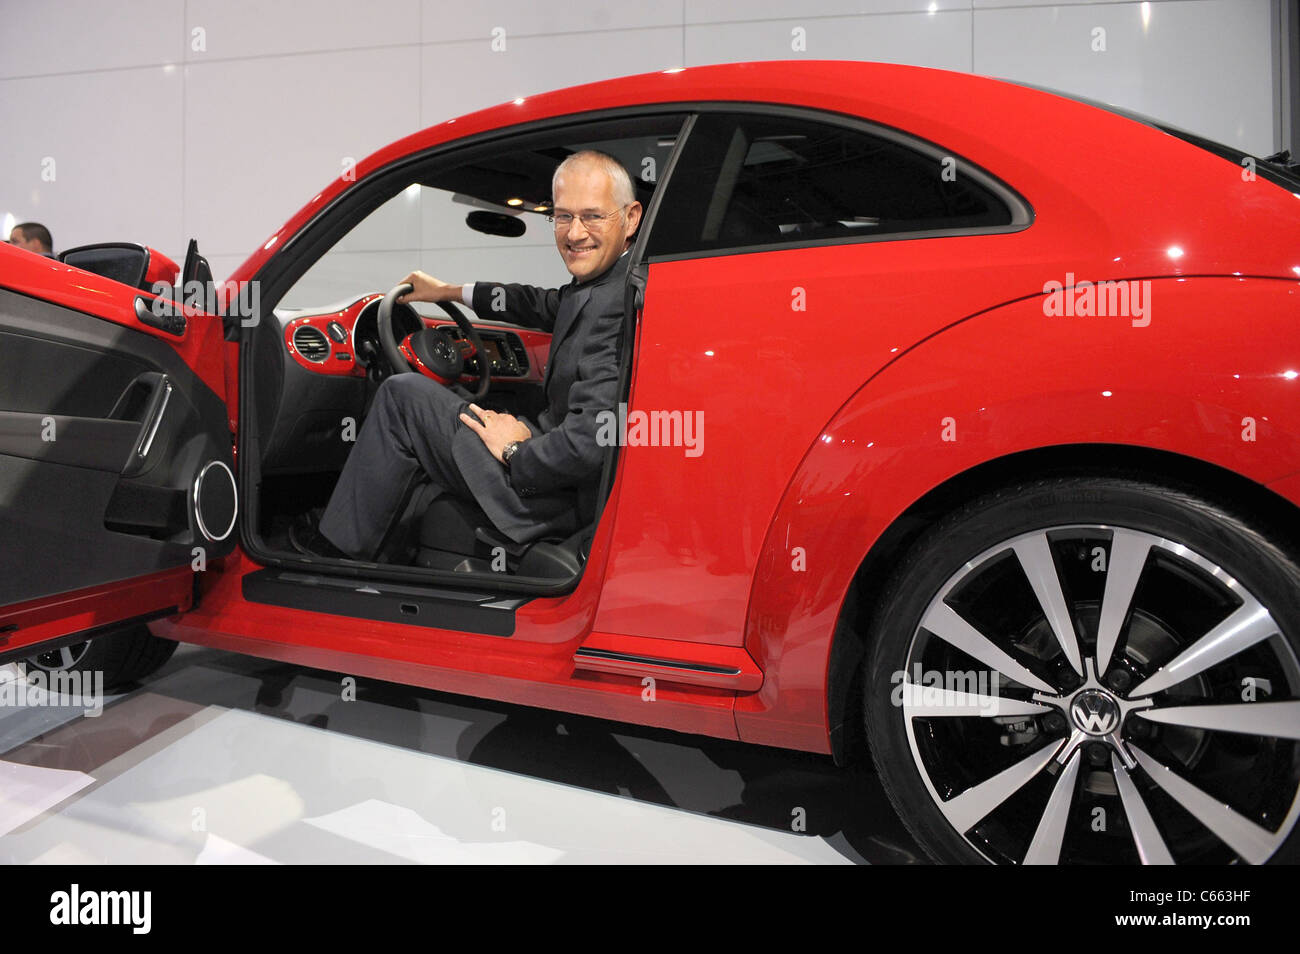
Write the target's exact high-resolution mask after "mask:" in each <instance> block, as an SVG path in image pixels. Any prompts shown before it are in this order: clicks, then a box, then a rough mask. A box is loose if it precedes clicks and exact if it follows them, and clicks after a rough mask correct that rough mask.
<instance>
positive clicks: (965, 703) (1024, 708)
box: [903, 682, 1052, 719]
mask: <svg viewBox="0 0 1300 954" xmlns="http://www.w3.org/2000/svg"><path fill="white" fill-rule="evenodd" d="M1050 711H1052V707H1051V706H1047V705H1043V704H1042V703H1041V702H1026V701H1022V700H1020V699H1008V698H1006V697H1005V696H990V695H985V694H984V693H981V692H966V691H964V690H961V689H943V688H940V687H938V686H918V685H917V684H916V683H914V682H905V683H903V712H904V714H905V715H906V716H907V717H908V718H926V719H928V718H934V717H936V716H939V717H942V716H982V717H984V718H992V717H994V716H1020V715H1035V714H1037V713H1039V712H1050Z"/></svg>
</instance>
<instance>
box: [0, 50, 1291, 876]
mask: <svg viewBox="0 0 1300 954" xmlns="http://www.w3.org/2000/svg"><path fill="white" fill-rule="evenodd" d="M760 100H761V101H760ZM1043 130H1051V131H1052V135H1051V136H1050V137H1044V135H1043ZM1098 144H1104V147H1105V148H1098ZM583 148H597V149H601V150H603V151H606V152H609V153H611V154H613V155H614V156H616V157H617V158H619V159H620V160H621V161H622V162H623V163H624V164H625V165H626V166H627V167H628V168H629V169H630V170H632V172H633V174H634V176H635V178H636V188H637V191H638V196H637V198H638V199H639V200H640V201H641V203H642V204H643V206H644V207H645V209H646V217H645V220H644V222H643V224H642V228H641V230H640V232H639V234H638V237H637V241H636V244H635V246H634V247H633V250H632V253H631V254H632V256H633V259H632V265H631V267H630V269H629V279H628V288H627V301H628V302H629V304H630V305H631V306H632V307H631V308H630V309H629V311H628V314H627V334H626V335H625V342H626V346H625V353H624V359H623V360H624V365H623V378H622V394H623V395H624V396H625V401H624V402H623V405H624V406H623V407H621V408H620V409H619V410H618V413H619V414H620V415H621V418H620V419H621V420H622V421H624V422H627V421H630V420H633V419H634V418H635V420H637V421H638V422H640V421H643V420H653V421H657V422H658V424H657V425H656V426H657V427H658V428H659V430H658V431H657V432H656V433H655V435H654V439H653V440H651V439H647V438H645V436H644V435H642V439H637V440H632V439H629V438H630V436H631V434H630V428H625V429H624V430H623V431H620V433H619V438H620V439H618V440H612V441H611V442H610V446H609V447H608V448H607V459H606V461H605V469H604V475H603V479H602V485H601V497H600V502H599V505H598V507H597V510H596V512H595V513H593V514H590V515H589V519H588V520H587V521H586V524H585V525H584V526H583V527H582V529H581V530H580V531H579V532H577V533H575V534H573V535H571V536H569V537H566V538H553V539H543V540H540V541H537V542H535V543H533V544H530V545H524V546H521V545H517V544H513V543H512V542H511V541H509V540H508V539H504V538H503V537H502V535H501V534H499V533H498V532H497V531H496V530H495V528H494V527H493V526H492V525H491V523H490V521H486V520H485V518H484V516H483V515H482V514H481V513H476V512H475V510H474V509H473V508H471V507H466V506H463V505H460V504H458V503H456V502H454V501H449V500H448V499H447V498H445V497H440V496H437V495H433V494H432V493H431V492H430V491H429V488H428V487H419V486H417V487H414V488H412V493H411V495H410V499H409V501H408V503H407V505H406V507H405V508H404V516H403V520H402V521H401V522H400V524H399V527H398V528H397V529H396V530H395V531H394V533H393V534H392V537H391V539H390V540H389V541H388V542H387V543H386V545H385V549H384V552H383V553H382V554H381V557H380V559H378V560H377V561H376V562H374V563H369V564H357V563H352V562H346V563H345V562H340V561H332V560H328V559H325V560H319V559H317V560H311V559H308V558H305V557H303V556H302V555H300V554H298V553H296V552H294V551H293V549H292V548H291V547H290V546H289V545H288V543H287V542H286V528H287V527H288V526H289V524H290V522H291V521H292V520H293V519H294V518H295V517H297V516H298V515H299V514H301V513H303V512H304V511H309V510H312V509H313V508H319V507H320V506H321V505H322V504H323V503H324V502H325V500H327V499H328V496H329V493H330V491H331V489H332V487H333V484H334V482H335V480H336V479H337V477H338V473H339V470H340V468H341V467H342V465H343V462H344V461H345V460H346V459H347V456H348V454H349V453H350V452H351V449H352V442H351V441H352V437H353V436H354V435H355V432H356V429H357V428H358V427H359V426H360V425H361V423H362V422H364V420H365V416H366V412H367V408H368V406H369V402H370V400H371V399H372V397H373V395H374V393H375V390H376V388H377V386H378V384H379V382H381V381H382V380H383V379H384V378H385V377H387V376H388V375H391V374H395V373H403V374H430V375H431V376H435V377H438V378H440V379H442V380H446V381H453V380H454V381H457V382H459V383H460V384H461V385H462V386H464V387H466V388H467V389H469V390H471V391H478V392H479V393H481V394H482V395H483V401H484V402H486V404H487V405H488V406H491V407H495V408H498V409H504V410H510V411H512V412H515V413H529V412H530V411H531V410H532V409H535V408H536V407H537V406H538V404H539V402H541V401H542V399H543V388H544V382H545V368H544V363H545V360H546V355H547V351H548V347H549V340H548V336H547V335H545V334H543V333H540V332H537V331H532V330H528V329H524V328H519V327H514V326H511V325H508V324H504V323H501V322H498V321H493V320H491V316H490V315H475V314H473V313H470V312H468V311H467V310H465V309H461V308H457V307H455V306H451V307H449V308H448V310H446V311H441V310H434V309H429V308H426V306H423V305H421V306H418V309H417V307H407V306H402V305H394V304H393V297H394V296H392V295H389V294H386V293H388V292H390V289H391V287H392V285H393V284H394V283H395V282H396V281H397V280H399V279H400V277H401V276H402V275H404V274H406V273H407V272H409V271H410V270H411V269H412V268H416V267H419V268H423V269H426V270H428V271H430V272H432V273H434V274H442V275H447V276H448V277H457V278H460V279H463V280H473V279H476V278H483V279H487V278H493V279H500V280H521V281H529V282H531V283H534V284H545V283H547V282H549V283H551V284H552V285H554V284H559V283H560V282H562V281H563V280H564V277H565V276H563V275H562V274H560V275H556V263H555V261H554V260H553V259H554V249H553V246H552V243H551V239H550V235H551V227H550V225H549V224H548V223H547V221H546V218H547V215H548V213H549V211H550V207H549V204H548V203H549V201H550V175H551V172H552V171H553V169H554V168H555V165H556V163H557V162H558V161H559V160H560V159H562V158H563V157H564V156H566V155H569V154H571V153H573V152H574V151H576V150H579V149H583ZM356 172H357V174H356V176H355V180H353V179H351V178H349V179H347V180H343V179H341V180H339V181H337V182H334V183H332V184H331V185H329V186H328V187H327V188H326V189H324V190H323V191H322V192H321V193H320V194H319V195H318V196H316V198H314V199H313V200H312V201H311V202H310V203H308V205H307V206H305V207H304V208H303V209H302V211H300V212H299V213H298V214H296V215H295V216H294V217H293V218H292V219H291V220H290V221H289V222H288V223H287V224H286V225H285V226H283V227H282V228H281V229H280V230H278V231H277V232H276V233H275V234H274V235H273V236H272V237H271V238H270V239H269V240H268V241H266V242H264V243H262V244H261V245H260V246H259V247H258V250H257V251H256V252H255V253H254V254H253V255H252V256H251V257H250V258H249V259H248V260H247V261H246V262H245V263H244V264H243V265H242V266H241V267H240V268H239V269H237V270H236V272H235V274H234V275H233V276H232V278H233V280H235V281H238V282H256V283H257V286H256V287H257V289H258V293H259V294H258V296H257V297H258V300H259V310H258V312H257V314H255V315H252V316H232V315H229V314H227V315H226V316H225V320H224V321H219V320H217V319H215V318H205V317H199V316H193V315H190V316H181V317H177V314H176V312H175V311H174V310H172V311H169V306H168V305H167V303H165V302H161V303H160V302H159V301H156V300H155V299H154V297H153V296H152V295H151V294H149V293H148V292H147V291H145V290H144V288H143V287H141V283H142V280H143V278H144V277H145V275H146V274H147V273H148V271H149V265H148V261H147V260H141V259H140V258H139V257H138V256H139V254H145V258H146V259H147V257H148V255H147V253H143V250H140V251H139V252H132V251H130V250H129V249H128V250H127V251H120V254H118V256H117V257H118V259H119V261H118V265H125V266H126V267H124V268H119V269H118V270H117V271H116V272H115V275H116V280H114V279H111V278H108V277H105V276H104V275H103V274H102V273H101V274H94V273H92V272H93V271H94V269H91V270H90V271H87V269H86V268H82V267H78V266H77V264H76V261H77V260H76V259H75V257H74V259H73V260H71V261H66V262H64V263H57V262H51V261H49V260H44V259H39V258H37V257H35V256H28V255H21V253H19V252H17V251H13V250H7V249H0V256H4V258H3V262H4V268H3V275H4V277H3V279H0V284H3V289H2V290H0V303H3V313H2V315H3V317H2V318H0V334H2V335H3V336H4V339H5V340H4V342H3V346H0V389H2V391H0V398H2V401H3V403H2V404H0V406H2V407H4V408H5V410H3V411H0V424H2V425H3V426H0V508H2V509H0V514H2V520H3V523H2V524H0V532H2V533H3V535H4V539H5V540H6V541H8V542H7V543H6V546H5V548H4V553H5V555H4V567H3V569H4V573H3V575H2V577H0V606H3V607H4V608H3V609H2V610H0V630H3V634H2V635H3V638H4V640H5V642H4V644H3V649H4V653H5V655H6V658H21V657H30V658H31V659H32V663H31V665H34V666H40V667H44V668H46V669H50V670H59V671H68V672H74V671H77V670H79V669H84V668H87V667H93V668H99V669H102V670H104V671H105V672H106V673H108V675H109V677H110V680H111V681H113V682H116V683H119V684H120V683H124V682H129V681H130V680H131V679H134V678H139V677H140V676H142V675H144V674H146V673H147V672H149V671H151V670H152V669H153V668H156V667H157V665H159V664H160V663H161V661H162V660H164V659H165V658H166V655H167V653H168V652H169V647H170V646H171V645H172V644H171V643H168V642H166V641H164V640H162V639H160V638H159V637H165V638H166V639H167V640H182V641H189V642H194V643H200V644H205V645H209V646H214V647H218V648H225V649H229V650H233V651H237V652H243V653H251V654H255V655H264V656H269V657H273V658H277V659H282V660H289V661H294V662H300V663H302V664H304V665H310V666H317V667H323V668H331V669H335V670H338V671H341V672H345V673H349V674H353V675H356V676H361V677H368V678H375V679H386V680H392V681H396V682H403V683H409V684H413V685H420V686H425V687H430V688H435V689H441V690H446V691H450V692H457V693H465V694H470V695H476V696H482V697H487V698H497V699H506V700H511V701H514V702H519V703H525V704H529V705H536V706H543V707H550V708H554V709H559V710H565V711H573V712H580V713H586V714H590V715H594V716H600V717H604V718H609V719H618V720H624V721H628V722H634V723H641V724H645V725H654V726H664V727H669V728H672V729H676V730H679V731H682V732H687V733H697V734H704V735H711V736H717V737H721V738H731V739H739V740H742V741H746V742H753V743H759V744H765V745H775V746H784V747H787V748H791V749H801V750H806V751H810V752H817V753H824V754H828V755H831V756H833V757H834V758H835V759H836V760H838V761H840V762H845V761H848V760H850V759H854V758H865V757H870V758H872V759H874V760H875V763H876V766H877V768H878V770H879V772H880V776H881V778H882V780H883V782H884V784H885V786H886V787H887V789H888V790H889V791H890V793H891V797H892V798H893V800H894V803H895V806H896V807H897V809H898V812H899V814H900V816H901V817H902V818H903V820H904V822H905V823H906V824H907V825H908V827H909V828H910V829H911V830H912V832H913V833H914V834H915V835H916V837H917V839H918V841H919V842H920V843H921V844H922V845H923V846H924V847H925V848H926V849H927V850H928V851H929V852H930V853H931V854H933V855H934V856H935V857H936V858H939V859H942V860H946V861H993V862H1010V863H1022V862H1056V861H1061V862H1121V863H1122V862H1144V863H1155V862H1163V861H1177V862H1193V863H1203V862H1234V861H1247V862H1263V861H1267V860H1295V859H1296V855H1297V836H1296V834H1295V827H1296V817H1297V813H1298V812H1300V799H1298V798H1297V794H1298V791H1297V788H1298V785H1300V746H1297V744H1296V743H1297V740H1300V662H1298V661H1297V647H1298V641H1300V604H1298V603H1297V601H1296V599H1295V593H1296V592H1297V587H1298V586H1300V570H1297V553H1298V552H1300V543H1298V542H1297V537H1296V534H1295V532H1294V528H1295V527H1296V526H1297V522H1296V515H1297V509H1296V508H1297V504H1300V424H1297V422H1296V419H1295V416H1294V415H1293V414H1291V413H1290V411H1291V409H1292V408H1294V407H1295V405H1296V389H1297V388H1300V380H1297V378H1298V377H1300V336H1297V334H1296V328H1297V318H1298V317H1300V305H1298V304H1297V296H1300V285H1298V283H1297V278H1298V277H1300V262H1298V261H1297V258H1296V254H1295V249H1296V248H1297V247H1298V246H1297V239H1300V220H1298V219H1297V214H1296V209H1295V195H1294V194H1295V193H1300V180H1298V179H1297V178H1296V174H1295V169H1294V167H1293V166H1292V165H1290V164H1289V163H1288V161H1287V159H1286V157H1284V156H1277V157H1272V158H1260V157H1250V156H1247V155H1245V154H1244V153H1241V152H1238V151H1236V150H1235V149H1233V148H1230V147H1227V146H1221V145H1218V144H1216V143H1213V142H1210V141H1208V140H1205V139H1203V138H1200V137H1198V136H1195V135H1192V134H1190V133H1183V132H1181V131H1179V130H1176V129H1172V128H1170V127H1167V126H1164V125H1161V124H1159V123H1157V122H1155V121H1153V120H1147V119H1144V118H1142V117H1137V116H1132V115H1128V114H1121V113H1120V112H1118V111H1115V110H1111V109H1107V108H1101V107H1098V106H1096V105H1095V104H1087V103H1082V102H1079V101H1076V100H1073V99H1069V98H1066V97H1063V96H1061V95H1058V94H1053V93H1051V92H1048V91H1043V90H1037V89H1031V88H1028V87H1023V86H1019V85H1015V84H1010V83H1006V82H1000V81H994V80H989V79H983V78H977V77H971V76H963V75H957V74H952V73H943V72H936V71H929V70H924V69H916V68H909V67H897V66H884V65H876V64H856V63H829V62H826V63H817V62H801V63H764V64H743V65H732V66H716V67H700V68H691V69H687V70H682V71H669V72H666V73H663V74H654V75H647V76H640V77H633V78H628V79H620V80H612V81H608V82H604V83H598V84H594V85H591V86H587V87H580V88H577V89H573V90H564V91H560V92H556V93H550V94H546V95H542V96H536V97H529V98H527V99H525V100H523V101H518V102H515V103H511V104H507V105H505V106H502V107H499V108H496V109H491V110H485V111H482V112H478V113H474V114H472V115H469V116H465V117H461V118H459V119H457V120H455V121H454V122H447V123H441V124H438V125H436V126H433V127H431V128H429V129H427V130H425V131H423V132H421V133H419V134H417V135H414V136H411V137H408V138H407V139H403V140H401V141H400V142H398V143H395V144H393V145H391V146H389V147H387V148H385V149H383V150H381V151H379V152H378V153H376V154H375V155H373V156H371V157H370V158H368V159H367V160H365V161H364V162H363V163H361V164H360V165H359V166H358V167H357V170H356ZM20 255H21V258H20ZM133 256H135V257H133ZM100 257H101V258H102V257H103V256H102V254H101V256H100ZM92 258H93V256H92ZM123 260H124V261H123ZM81 261H82V264H83V265H86V264H87V262H88V260H87V259H83V260H81ZM155 264H156V262H155ZM87 267H89V265H87ZM182 271H184V272H185V273H186V274H187V275H197V276H202V275H203V262H202V258H201V256H198V254H197V251H196V250H195V249H193V248H192V249H191V254H190V256H188V257H187V260H186V263H185V265H184V266H183V268H182ZM137 276H138V277H137ZM160 316H164V317H160ZM241 319H242V320H241ZM387 331H391V332H392V346H391V347H389V346H387V345H385V343H384V340H383V339H385V337H386V332H387ZM444 361H445V362H447V363H446V364H442V363H441V362H444ZM435 366H436V367H435ZM449 368H450V369H452V371H449V370H448V369H449ZM439 369H441V371H439ZM453 371H454V373H453ZM638 414H640V415H642V417H636V415H638ZM697 414H698V415H699V420H701V421H702V423H703V425H704V427H703V431H702V432H701V434H699V435H696V436H697V437H701V438H702V440H700V441H695V442H693V446H692V447H689V448H688V447H686V446H683V445H684V443H685V435H683V434H682V433H680V432H679V431H674V430H673V429H674V428H675V427H680V426H681V422H682V421H683V420H692V421H694V420H696V417H695V416H694V415H697ZM674 415H676V416H674ZM43 422H44V423H43ZM675 422H676V423H675ZM51 427H52V428H54V429H55V430H56V431H57V434H58V439H57V440H53V441H51V440H42V439H41V432H42V429H43V428H44V429H45V430H46V431H48V430H49V429H50V428H51ZM688 450H689V451H690V452H689V453H688V452H687V451H688ZM124 462H125V463H124ZM146 627H150V628H151V629H152V632H153V634H154V635H150V632H149V629H147V628H146Z"/></svg>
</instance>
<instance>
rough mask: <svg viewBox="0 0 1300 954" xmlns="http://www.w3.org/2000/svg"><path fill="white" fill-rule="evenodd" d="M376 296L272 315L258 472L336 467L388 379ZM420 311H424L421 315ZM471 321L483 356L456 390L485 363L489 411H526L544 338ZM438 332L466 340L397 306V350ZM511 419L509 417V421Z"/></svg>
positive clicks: (261, 389)
mask: <svg viewBox="0 0 1300 954" xmlns="http://www.w3.org/2000/svg"><path fill="white" fill-rule="evenodd" d="M383 297H384V296H383V295H382V294H371V295H365V296H362V297H361V298H357V299H355V300H351V301H346V302H342V303H336V304H333V305H328V306H325V307H321V308H312V309H276V311H275V315H276V318H277V319H278V322H279V328H278V329H272V328H268V329H267V336H266V337H265V338H261V339H259V341H260V343H259V345H258V348H257V351H256V352H255V354H256V361H257V369H258V370H257V371H256V372H255V374H254V376H253V380H254V381H256V382H258V383H257V384H256V388H257V396H256V398H255V406H256V407H257V409H258V411H257V419H258V430H259V433H260V434H261V435H262V441H261V456H262V473H263V474H267V475H275V474H294V473H298V474H301V473H320V472H327V471H337V470H339V469H341V468H342V466H343V462H344V461H345V460H346V458H347V454H348V451H349V449H350V447H351V444H350V441H351V440H354V439H355V438H354V437H347V436H345V435H346V434H347V433H348V431H347V430H346V428H348V427H349V422H351V423H352V425H355V424H359V423H360V422H361V421H362V420H364V417H365V413H366V410H367V409H368V407H369V405H370V400H371V398H372V397H373V396H374V392H375V390H376V388H377V387H378V385H379V383H380V382H381V381H382V380H383V379H384V378H386V377H388V376H389V375H390V374H391V373H392V369H391V368H390V367H389V364H388V358H387V356H385V355H384V353H383V350H382V349H381V348H380V345H379V324H378V318H379V304H380V302H381V301H383ZM422 307H423V306H422ZM466 314H468V315H469V316H471V320H472V323H473V326H474V330H475V331H476V332H477V333H478V335H479V338H480V339H481V340H482V342H483V354H482V355H475V356H474V357H473V358H470V359H468V360H467V361H466V369H465V370H466V373H465V375H464V376H462V378H461V383H462V384H464V385H465V386H466V387H468V388H469V389H470V390H473V388H474V387H475V386H476V385H477V382H478V362H479V361H480V360H484V359H486V360H488V361H490V362H491V366H490V367H491V375H492V398H493V403H494V404H496V405H499V406H501V407H503V408H506V409H512V408H527V407H528V406H529V402H532V403H533V404H535V403H536V402H537V401H540V400H542V399H543V398H542V381H543V378H544V375H545V372H546V361H547V358H548V356H549V351H550V345H551V336H550V334H548V333H546V332H543V331H537V330H533V329H528V328H521V327H519V326H518V325H511V324H507V323H505V322H497V321H479V320H474V319H473V312H471V311H469V310H468V309H466ZM422 328H435V329H438V330H440V331H441V332H442V333H443V334H446V335H447V336H448V337H449V338H450V339H452V340H454V341H459V340H462V338H463V335H462V333H461V331H460V329H459V328H458V327H457V326H456V323H455V322H454V321H453V320H452V319H451V318H450V317H447V316H444V315H442V314H439V315H438V316H437V317H430V316H425V315H421V314H420V313H419V312H417V311H416V310H415V308H413V307H412V306H411V305H396V306H394V310H393V333H394V335H395V336H396V337H397V339H398V340H399V341H401V340H402V339H403V338H405V337H406V336H407V335H408V334H411V333H412V332H415V331H419V330H421V329H422ZM514 412H516V411H512V413H514Z"/></svg>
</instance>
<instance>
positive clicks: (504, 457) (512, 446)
mask: <svg viewBox="0 0 1300 954" xmlns="http://www.w3.org/2000/svg"><path fill="white" fill-rule="evenodd" d="M518 449H519V442H518V441H511V442H510V443H509V444H507V445H506V446H505V447H504V448H503V449H502V451H501V463H503V464H505V465H506V470H509V469H510V458H511V457H514V456H515V451H517V450H518Z"/></svg>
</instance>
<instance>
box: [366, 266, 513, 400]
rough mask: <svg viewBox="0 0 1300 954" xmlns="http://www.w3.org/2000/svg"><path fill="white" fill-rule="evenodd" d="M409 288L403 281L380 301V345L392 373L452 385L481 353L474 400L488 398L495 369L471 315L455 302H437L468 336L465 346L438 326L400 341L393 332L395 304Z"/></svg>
mask: <svg viewBox="0 0 1300 954" xmlns="http://www.w3.org/2000/svg"><path fill="white" fill-rule="evenodd" d="M410 291H412V286H411V284H410V283H409V282H403V283H402V284H400V285H398V286H397V287H396V288H394V289H393V290H392V291H390V292H389V293H388V294H387V295H385V296H384V300H383V301H381V302H380V303H379V315H378V318H377V321H376V324H378V326H379V347H380V348H381V349H383V352H384V357H385V358H387V359H388V363H389V365H390V366H391V367H392V369H393V374H404V373H406V372H408V371H412V372H418V373H420V374H423V375H425V376H426V377H430V378H433V379H434V380H435V381H437V382H438V383H439V384H445V385H447V386H448V387H450V386H451V385H453V384H455V383H456V382H457V381H459V380H460V376H461V375H462V374H463V373H465V362H466V360H468V359H469V358H472V357H474V356H475V355H478V356H479V359H478V389H477V390H475V392H474V397H473V400H474V403H476V404H477V403H479V402H480V401H482V400H483V399H484V398H485V397H487V393H488V388H489V387H491V383H492V382H491V378H492V369H491V362H490V361H489V360H488V355H487V352H486V351H485V350H484V348H483V340H482V339H481V338H480V337H479V336H478V332H477V331H475V330H474V326H473V325H472V324H470V321H469V315H467V314H466V313H465V309H463V308H461V307H460V306H459V305H457V304H455V303H453V302H449V301H440V302H435V304H436V305H437V306H438V307H439V308H441V309H442V310H443V311H445V312H446V313H447V315H448V317H450V318H451V319H452V320H453V321H454V322H456V327H457V328H459V329H460V330H461V333H462V334H463V335H464V336H465V337H466V338H467V339H469V345H468V347H466V346H465V345H461V346H460V347H457V346H456V345H454V344H452V342H451V341H450V340H448V338H447V336H446V335H444V334H443V333H442V332H441V331H439V330H438V329H436V328H421V329H420V330H419V331H415V332H412V333H411V334H409V335H407V336H406V337H405V338H403V339H402V340H401V341H400V342H399V341H398V340H397V336H396V335H394V334H393V305H394V304H396V303H397V299H398V298H400V297H402V296H403V295H405V294H407V293H408V292H410Z"/></svg>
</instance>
